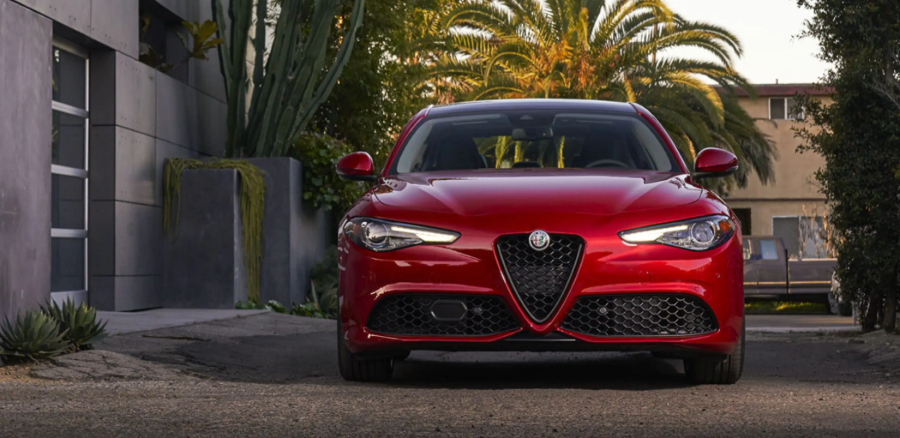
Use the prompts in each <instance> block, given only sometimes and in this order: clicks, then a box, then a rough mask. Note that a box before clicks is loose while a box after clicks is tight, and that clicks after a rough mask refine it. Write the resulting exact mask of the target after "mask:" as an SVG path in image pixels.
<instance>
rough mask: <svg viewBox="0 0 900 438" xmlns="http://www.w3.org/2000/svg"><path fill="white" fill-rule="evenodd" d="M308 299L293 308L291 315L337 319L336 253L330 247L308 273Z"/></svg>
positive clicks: (335, 249)
mask: <svg viewBox="0 0 900 438" xmlns="http://www.w3.org/2000/svg"><path fill="white" fill-rule="evenodd" d="M310 278H311V280H310V290H309V298H308V301H307V302H306V303H305V304H302V305H298V306H294V308H293V309H292V310H291V313H292V314H294V315H300V316H310V317H314V318H328V319H337V317H338V253H337V247H336V246H332V247H331V248H329V249H328V251H327V252H326V253H325V257H324V258H323V259H322V261H320V262H319V263H318V264H316V266H315V267H313V269H312V271H310Z"/></svg>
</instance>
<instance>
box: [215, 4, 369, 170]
mask: <svg viewBox="0 0 900 438" xmlns="http://www.w3.org/2000/svg"><path fill="white" fill-rule="evenodd" d="M254 1H255V2H256V11H255V16H256V20H255V22H256V23H259V25H256V26H255V35H254V36H253V38H250V28H251V27H252V24H253V23H252V22H253V21H254V20H253V16H254V11H253V9H254ZM212 3H213V15H214V16H215V18H216V21H217V22H218V25H219V26H218V29H219V36H220V37H221V38H223V39H224V40H225V44H222V45H220V46H219V60H220V61H221V65H222V76H224V78H225V89H226V95H227V98H228V115H227V125H228V141H227V143H226V146H225V155H226V156H228V157H278V156H284V155H287V154H288V152H289V150H290V146H291V144H292V143H293V141H294V140H295V139H296V138H297V137H298V136H299V135H300V134H301V133H302V132H303V130H304V129H305V128H306V125H307V124H309V121H310V120H311V119H312V117H313V115H314V114H315V113H316V110H317V109H318V108H319V106H320V105H321V104H322V102H324V101H325V99H326V98H328V95H329V94H330V93H331V90H332V88H334V85H335V84H336V83H337V80H338V77H340V75H341V70H343V68H344V66H345V65H346V64H347V61H348V60H349V59H350V52H351V51H352V50H353V43H354V41H355V40H356V31H357V30H358V29H359V27H360V25H361V24H362V18H363V9H364V7H365V5H364V3H365V0H354V4H353V10H352V11H351V14H350V21H349V26H348V27H347V29H348V30H347V33H346V34H345V35H344V36H343V40H342V41H341V46H340V48H339V49H338V52H337V56H336V58H335V60H334V62H333V63H332V65H331V66H330V67H329V68H328V70H327V71H325V61H326V59H325V58H326V55H327V52H328V42H329V39H330V38H331V31H332V29H333V27H334V19H335V15H336V14H335V13H336V11H337V6H338V3H339V0H281V1H278V2H277V3H278V5H280V9H281V10H280V14H279V16H278V20H277V22H276V24H275V28H274V40H273V41H272V44H271V46H270V47H268V57H267V56H266V53H267V50H266V49H267V48H266V40H267V37H268V36H267V33H266V27H265V26H264V25H263V24H262V23H265V20H266V14H267V13H268V9H269V2H268V0H231V2H230V4H229V6H228V18H229V19H230V27H231V28H230V29H228V27H227V26H226V21H225V9H224V8H223V7H222V1H221V0H213V2H212ZM250 44H252V45H253V49H254V51H255V56H254V66H253V76H252V78H251V77H248V68H247V64H246V61H247V47H248V46H249V45H250ZM266 58H268V59H266ZM251 79H252V82H251ZM248 84H249V85H250V87H251V90H250V91H251V93H250V106H249V108H248V107H247V101H246V99H247V94H248V93H247V86H248Z"/></svg>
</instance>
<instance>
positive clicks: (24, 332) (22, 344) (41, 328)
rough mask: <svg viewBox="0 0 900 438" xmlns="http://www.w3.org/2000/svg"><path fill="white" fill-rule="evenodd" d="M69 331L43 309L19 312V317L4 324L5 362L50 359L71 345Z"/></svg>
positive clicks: (1, 349) (0, 351) (0, 343)
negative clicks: (68, 336)
mask: <svg viewBox="0 0 900 438" xmlns="http://www.w3.org/2000/svg"><path fill="white" fill-rule="evenodd" d="M66 335H67V332H66V330H65V329H61V328H60V326H59V323H57V322H56V320H54V319H53V318H51V317H49V316H47V315H45V314H44V313H43V312H35V311H27V312H25V313H24V315H23V314H22V313H19V314H18V315H17V317H16V321H15V322H14V323H13V322H10V320H9V319H6V320H4V321H3V324H0V358H3V361H4V362H5V363H16V362H22V361H26V360H31V361H34V360H40V359H48V358H51V357H54V356H58V355H60V354H62V353H64V352H66V350H68V349H69V348H70V343H69V341H68V340H67V339H66Z"/></svg>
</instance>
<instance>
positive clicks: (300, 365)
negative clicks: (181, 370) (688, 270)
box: [144, 331, 690, 391]
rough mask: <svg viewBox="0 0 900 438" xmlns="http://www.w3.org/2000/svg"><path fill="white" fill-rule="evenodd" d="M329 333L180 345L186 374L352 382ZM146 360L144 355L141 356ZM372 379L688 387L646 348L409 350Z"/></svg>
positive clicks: (675, 364)
mask: <svg viewBox="0 0 900 438" xmlns="http://www.w3.org/2000/svg"><path fill="white" fill-rule="evenodd" d="M334 337H335V334H334V332H333V331H327V332H316V333H306V334H302V335H289V336H253V337H245V338H230V339H229V340H228V342H227V343H225V342H221V343H220V342H194V343H188V344H184V345H181V346H180V347H178V348H177V350H175V352H174V353H175V354H177V355H179V356H181V357H182V358H183V359H184V361H183V364H184V365H185V366H186V367H187V371H188V372H189V373H190V374H194V375H197V376H199V377H203V378H210V379H216V380H225V381H239V382H253V383H276V384H291V383H300V382H303V383H311V382H313V381H314V382H315V383H317V384H324V385H353V384H354V383H349V382H345V381H344V380H343V379H341V377H340V376H339V374H338V370H337V352H336V347H335V342H334ZM144 358H145V359H147V360H151V361H152V360H154V359H153V358H152V357H147V356H145V357H144ZM379 385H387V386H402V387H426V388H455V389H466V388H471V389H505V388H576V389H624V390H641V391H643V390H654V389H667V388H679V387H685V386H690V385H689V383H688V382H687V380H686V379H685V378H684V375H683V374H682V372H681V365H680V361H674V360H660V359H656V358H654V357H652V356H651V355H650V354H648V353H628V354H624V353H609V352H603V353H518V352H478V353H473V352H460V353H446V352H414V353H413V354H412V355H411V356H410V357H409V358H408V359H407V360H404V361H397V362H396V363H395V372H394V378H393V379H392V380H391V381H390V382H388V383H386V384H379Z"/></svg>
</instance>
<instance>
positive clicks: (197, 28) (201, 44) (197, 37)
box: [177, 20, 225, 61]
mask: <svg viewBox="0 0 900 438" xmlns="http://www.w3.org/2000/svg"><path fill="white" fill-rule="evenodd" d="M181 24H182V25H183V26H184V27H185V29H187V31H188V35H189V36H190V37H191V41H192V43H189V42H188V40H187V38H185V37H184V36H183V35H181V34H180V33H179V34H177V35H178V39H180V40H181V44H183V45H184V48H185V50H187V52H188V58H194V59H201V60H204V61H205V60H206V59H207V57H206V52H207V51H209V50H210V49H214V48H216V46H218V45H219V44H222V43H224V42H225V40H223V39H222V38H214V37H213V36H214V35H215V34H216V30H217V29H218V26H217V25H216V22H215V21H210V20H206V21H204V22H203V24H200V23H199V22H196V21H195V22H193V23H191V22H190V21H186V20H185V21H182V22H181Z"/></svg>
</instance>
